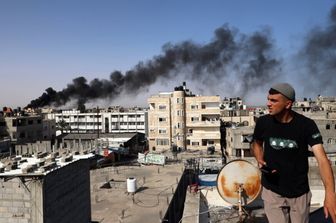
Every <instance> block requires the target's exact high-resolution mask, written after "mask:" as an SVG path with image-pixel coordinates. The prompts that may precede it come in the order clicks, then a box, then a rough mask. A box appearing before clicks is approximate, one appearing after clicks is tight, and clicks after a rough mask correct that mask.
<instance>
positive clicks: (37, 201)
mask: <svg viewBox="0 0 336 223" xmlns="http://www.w3.org/2000/svg"><path fill="white" fill-rule="evenodd" d="M90 156H92V154H91V155H82V156H72V155H71V154H64V155H62V157H61V156H58V155H56V154H50V155H48V156H46V157H44V156H42V155H38V156H34V157H23V156H17V157H15V158H13V159H3V160H1V162H0V184H1V190H0V196H1V200H0V222H1V223H12V222H20V223H58V222H64V223H66V222H71V223H88V222H91V202H90V173H89V159H88V158H89V157H90Z"/></svg>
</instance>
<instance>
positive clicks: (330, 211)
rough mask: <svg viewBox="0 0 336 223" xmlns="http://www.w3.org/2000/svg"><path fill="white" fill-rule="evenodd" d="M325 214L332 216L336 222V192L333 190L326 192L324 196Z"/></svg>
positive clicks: (326, 216) (335, 222)
mask: <svg viewBox="0 0 336 223" xmlns="http://www.w3.org/2000/svg"><path fill="white" fill-rule="evenodd" d="M324 216H325V218H328V217H330V218H331V219H332V221H333V222H334V223H336V194H335V192H331V193H329V194H327V192H326V194H325V198H324Z"/></svg>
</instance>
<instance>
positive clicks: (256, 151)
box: [252, 140, 266, 167]
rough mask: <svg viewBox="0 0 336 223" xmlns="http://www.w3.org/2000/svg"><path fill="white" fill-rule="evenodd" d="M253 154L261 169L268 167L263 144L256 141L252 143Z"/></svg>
mask: <svg viewBox="0 0 336 223" xmlns="http://www.w3.org/2000/svg"><path fill="white" fill-rule="evenodd" d="M252 152H253V155H254V157H255V158H256V160H257V162H258V165H259V167H261V166H263V165H266V162H265V160H264V149H263V142H262V141H260V140H254V141H253V143H252Z"/></svg>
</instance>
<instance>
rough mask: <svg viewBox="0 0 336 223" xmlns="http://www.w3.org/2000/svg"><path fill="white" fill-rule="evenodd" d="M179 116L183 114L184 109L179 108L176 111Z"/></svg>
mask: <svg viewBox="0 0 336 223" xmlns="http://www.w3.org/2000/svg"><path fill="white" fill-rule="evenodd" d="M176 114H177V116H183V114H184V113H183V110H177V111H176Z"/></svg>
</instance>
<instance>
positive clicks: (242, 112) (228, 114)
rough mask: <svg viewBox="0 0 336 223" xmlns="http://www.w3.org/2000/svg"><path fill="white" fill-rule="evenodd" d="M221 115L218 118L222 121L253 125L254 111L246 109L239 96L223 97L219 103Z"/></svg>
mask: <svg viewBox="0 0 336 223" xmlns="http://www.w3.org/2000/svg"><path fill="white" fill-rule="evenodd" d="M220 108H221V111H220V112H221V116H220V119H221V120H222V121H223V122H224V123H231V124H234V125H240V126H241V125H242V126H253V125H254V124H255V122H254V111H253V110H251V109H248V108H247V106H246V105H245V104H244V103H243V100H242V99H241V98H239V97H236V98H224V99H223V100H222V102H221V105H220Z"/></svg>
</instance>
